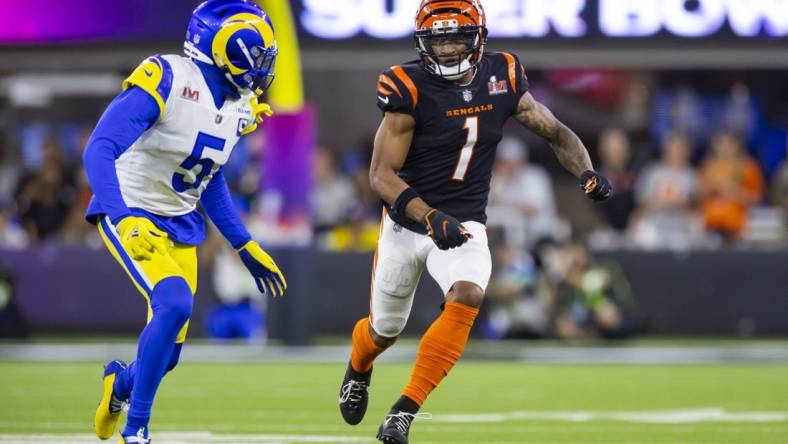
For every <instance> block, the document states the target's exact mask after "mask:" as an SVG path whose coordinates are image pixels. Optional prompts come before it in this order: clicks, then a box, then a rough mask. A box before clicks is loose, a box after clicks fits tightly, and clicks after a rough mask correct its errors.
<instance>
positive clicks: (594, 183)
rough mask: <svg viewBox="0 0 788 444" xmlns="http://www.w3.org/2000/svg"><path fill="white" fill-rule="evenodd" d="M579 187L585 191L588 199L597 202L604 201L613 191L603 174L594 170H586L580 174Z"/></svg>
mask: <svg viewBox="0 0 788 444" xmlns="http://www.w3.org/2000/svg"><path fill="white" fill-rule="evenodd" d="M580 188H582V189H583V191H584V192H585V193H586V196H588V198H589V199H592V200H595V201H597V202H604V201H606V200H608V199H610V195H611V194H612V193H613V187H611V186H610V182H608V181H607V179H606V178H605V176H603V175H601V174H599V173H597V172H596V171H591V170H588V171H586V172H584V173H583V175H582V176H580Z"/></svg>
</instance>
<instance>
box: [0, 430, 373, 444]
mask: <svg viewBox="0 0 788 444" xmlns="http://www.w3.org/2000/svg"><path fill="white" fill-rule="evenodd" d="M42 442H56V443H58V444H87V443H91V444H92V443H100V442H102V441H99V440H98V439H97V438H96V437H95V436H94V435H2V434H0V443H3V444H29V443H42ZM155 442H156V443H157V444H230V443H232V444H291V443H292V444H296V443H313V442H320V443H322V442H325V443H371V442H375V440H373V439H371V438H362V437H356V436H339V435H214V434H212V433H195V432H183V433H181V432H161V433H156V436H155Z"/></svg>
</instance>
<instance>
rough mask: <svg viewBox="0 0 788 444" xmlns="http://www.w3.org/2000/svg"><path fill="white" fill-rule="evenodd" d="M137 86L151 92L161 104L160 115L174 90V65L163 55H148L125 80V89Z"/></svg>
mask: <svg viewBox="0 0 788 444" xmlns="http://www.w3.org/2000/svg"><path fill="white" fill-rule="evenodd" d="M132 86H137V87H139V88H141V89H142V90H143V91H145V92H147V93H148V94H150V95H151V96H152V97H153V99H154V100H156V103H157V104H158V105H159V117H160V118H161V117H162V116H164V107H165V104H166V103H167V98H168V97H169V96H170V91H171V90H172V67H170V63H169V62H167V60H165V59H164V58H163V57H161V56H158V55H157V56H153V57H148V58H147V59H145V60H143V62H142V63H140V65H139V66H137V68H136V69H135V70H134V72H132V73H131V75H130V76H128V77H127V78H126V80H124V81H123V90H124V91H125V90H127V89H129V88H131V87H132Z"/></svg>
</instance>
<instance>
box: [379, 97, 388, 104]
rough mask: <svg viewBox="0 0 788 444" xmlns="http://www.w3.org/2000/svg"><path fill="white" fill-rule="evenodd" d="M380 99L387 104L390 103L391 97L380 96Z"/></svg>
mask: <svg viewBox="0 0 788 444" xmlns="http://www.w3.org/2000/svg"><path fill="white" fill-rule="evenodd" d="M378 99H380V101H381V102H383V103H385V104H386V105H388V104H389V98H388V97H381V96H378Z"/></svg>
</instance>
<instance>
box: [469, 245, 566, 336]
mask: <svg viewBox="0 0 788 444" xmlns="http://www.w3.org/2000/svg"><path fill="white" fill-rule="evenodd" d="M493 260H494V263H495V270H494V272H493V274H492V279H491V281H490V285H489V287H488V288H487V291H486V294H487V297H486V299H485V310H486V311H487V316H486V317H485V319H484V320H483V321H482V322H481V324H480V325H481V330H482V336H483V337H484V338H485V339H525V338H544V337H548V336H549V335H550V324H551V322H550V304H549V302H550V301H549V299H548V298H546V297H545V293H544V292H543V291H541V286H540V284H541V278H540V274H539V269H538V268H537V266H536V263H535V262H534V260H533V258H532V257H531V255H529V254H528V253H526V252H525V251H524V250H522V249H520V248H516V247H513V246H511V245H506V244H502V245H499V246H497V247H495V248H494V249H493Z"/></svg>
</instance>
